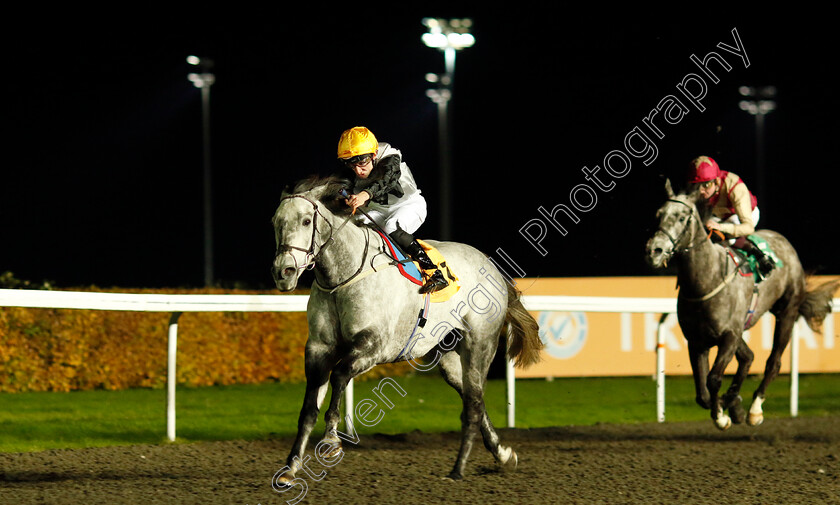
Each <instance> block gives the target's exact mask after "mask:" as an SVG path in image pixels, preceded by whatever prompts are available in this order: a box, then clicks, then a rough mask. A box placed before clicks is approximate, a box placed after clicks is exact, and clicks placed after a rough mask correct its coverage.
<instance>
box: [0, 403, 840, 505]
mask: <svg viewBox="0 0 840 505" xmlns="http://www.w3.org/2000/svg"><path fill="white" fill-rule="evenodd" d="M499 434H500V436H501V438H502V441H503V443H505V444H510V445H512V446H513V447H514V449H515V450H516V451H517V453H518V454H519V468H518V469H517V471H516V472H514V473H501V472H499V471H497V469H496V466H495V464H494V462H493V460H492V458H491V456H490V455H489V453H487V451H486V450H485V449H484V447H483V445H482V444H481V443H480V442H479V443H478V444H477V445H476V446H475V447H474V449H473V453H472V456H471V458H470V464H469V466H468V468H467V476H466V478H465V479H464V480H463V481H458V482H452V481H449V480H445V479H443V478H442V477H443V476H445V475H446V474H447V473H448V472H449V470H450V468H451V466H452V464H453V462H454V458H455V455H456V452H457V449H458V434H457V433H447V434H424V433H419V432H415V433H409V434H404V435H396V436H385V435H369V436H365V435H362V436H361V440H360V442H359V444H358V445H356V446H353V445H351V444H345V449H346V454H345V455H344V458H343V459H342V460H341V461H340V462H339V463H338V464H336V465H335V466H333V467H331V468H326V469H325V468H324V467H322V466H321V465H320V463H318V462H317V461H315V460H314V459H313V460H310V463H309V466H310V468H311V469H312V471H313V474H317V473H320V472H323V471H326V474H325V475H324V477H323V478H322V479H321V480H315V479H313V478H311V477H306V476H305V475H303V474H300V473H299V474H298V477H304V478H305V480H306V482H307V486H308V489H307V490H306V494H305V495H304V496H303V497H302V499H301V501H300V503H301V504H318V505H323V504H338V503H341V504H353V503H364V504H380V503H389V504H390V503H397V504H401V505H406V504H415V503H424V504H425V503H428V504H437V503H471V504H472V503H476V504H482V505H488V504H497V503H498V504H501V503H505V504H507V503H526V504H538V503H551V504H631V503H632V504H680V505H683V504H685V505H692V504H716V505H724V504H725V505H735V504H767V505H771V504H772V505H776V504H784V505H791V504H809V505H814V504H840V418H836V417H817V418H813V417H811V418H797V419H786V418H768V419H767V420H766V421H765V423H764V425H762V426H759V427H755V428H754V427H749V426H744V425H735V426H733V427H732V428H730V429H729V430H728V431H726V432H719V431H718V430H717V429H715V428H714V427H713V425H712V423H711V421H708V422H689V423H668V422H666V423H662V424H657V423H651V424H636V425H597V426H575V427H559V428H544V429H532V430H525V429H500V430H499ZM316 441H317V440H316ZM290 444H291V440H289V439H275V440H264V441H248V442H243V441H230V442H209V443H191V444H163V445H142V446H131V447H110V448H92V449H84V450H52V451H43V452H36V453H3V454H0V503H2V504H32V503H56V504H59V503H60V504H100V503H102V504H104V503H107V504H124V503H125V504H129V503H130V504H134V503H136V504H156V503H173V504H217V503H219V504H221V503H224V504H243V505H244V504H250V505H255V504H258V503H259V504H262V505H266V504H282V503H286V501H287V500H289V501H293V500H294V498H295V497H296V496H298V495H299V494H300V493H301V490H302V487H295V488H292V490H291V491H288V492H286V493H283V494H280V493H278V492H276V491H274V490H273V489H272V487H271V480H272V476H273V475H274V473H275V472H276V471H277V470H279V469H280V468H281V467H282V463H281V462H282V461H283V460H284V459H285V457H286V454H287V451H288V450H289V447H290ZM310 454H311V451H310Z"/></svg>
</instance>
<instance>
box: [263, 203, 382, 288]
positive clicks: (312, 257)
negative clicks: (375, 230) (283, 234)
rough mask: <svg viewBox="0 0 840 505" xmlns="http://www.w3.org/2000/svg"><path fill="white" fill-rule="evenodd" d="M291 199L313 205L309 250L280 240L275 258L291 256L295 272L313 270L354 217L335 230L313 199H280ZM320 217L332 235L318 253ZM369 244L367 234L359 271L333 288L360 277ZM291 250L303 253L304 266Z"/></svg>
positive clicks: (349, 217)
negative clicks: (316, 240)
mask: <svg viewBox="0 0 840 505" xmlns="http://www.w3.org/2000/svg"><path fill="white" fill-rule="evenodd" d="M291 198H301V199H303V200H305V201H306V202H308V203H309V204H310V205H312V236H311V237H310V239H309V248H306V249H305V248H303V247H298V246H294V245H288V244H281V243H280V242H279V240H278V243H277V251H276V252H275V258H276V257H277V256H279V255H280V254H289V255H290V256H291V257H292V259H293V260H294V262H295V270H297V271H301V270H312V269H313V268H315V263H316V262H317V261H318V258H319V257H320V256H321V254H322V253H323V252H324V251H325V250H326V249H327V247H328V246H329V245H330V244H331V243H332V242H333V239H334V238H335V235H337V234H338V233H339V232H340V231H341V230H342V228H344V227H345V226H346V225H347V223H349V222H350V219H351V218H352V217H353V216H352V215H349V216H347V218H346V219H345V220H344V222H343V223H341V225H340V226H339V227H338V228H333V225H332V222H330V220H329V219H327V218H326V217H325V216H324V214H322V213H321V210H320V209H319V208H318V204H317V203H316V202H314V201H312V200H311V199H309V198H307V197H305V196H303V195H289V196H284V197H283V198H281V199H280V203H283V200H289V199H291ZM318 216H320V217H321V219H322V220H323V221H324V222H325V223H327V224H328V225H329V227H330V235H329V237H328V238H327V240H325V241H324V243H323V244H321V245H320V246H319V247H318V251H317V252H316V251H315V247H316V243H315V237H316V235H317V234H318ZM368 244H369V238H368V235H367V234H365V249H364V250H365V253H364V254H363V255H362V262H361V264H360V265H359V269H358V270H357V271H356V273H354V274H353V275H351V276H350V278H349V279H347V280H345V281H343V282H340V283H338V285H336V286H334V287H333V288H337V287H340V286H341V285H343V284H346V283H347V282H350V280H351V279H353V277H355V276H357V275H359V272H361V271H362V268H364V265H365V260H366V258H367V250H368ZM291 250H295V251H301V252H303V253H304V254H305V256H304V258H305V261H304V264H303V265H298V263H297V258H295V256H294V255H293V254H290V251H291ZM331 289H332V288H331Z"/></svg>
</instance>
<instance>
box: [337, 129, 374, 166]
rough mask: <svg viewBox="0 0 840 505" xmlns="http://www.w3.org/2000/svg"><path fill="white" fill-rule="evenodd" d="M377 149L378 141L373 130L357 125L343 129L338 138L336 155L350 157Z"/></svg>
mask: <svg viewBox="0 0 840 505" xmlns="http://www.w3.org/2000/svg"><path fill="white" fill-rule="evenodd" d="M377 149H379V142H377V141H376V137H374V136H373V132H371V131H370V130H368V129H367V128H365V127H364V126H357V127H355V128H350V129H349V130H345V131H344V133H342V134H341V138H340V139H338V157H339V158H342V159H345V158H352V157H353V156H359V155H360V154H374V153H376V150H377Z"/></svg>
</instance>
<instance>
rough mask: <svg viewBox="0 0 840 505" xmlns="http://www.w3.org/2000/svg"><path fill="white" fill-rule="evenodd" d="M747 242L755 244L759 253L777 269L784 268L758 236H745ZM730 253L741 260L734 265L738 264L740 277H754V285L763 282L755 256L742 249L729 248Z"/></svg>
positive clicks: (768, 246) (766, 243)
mask: <svg viewBox="0 0 840 505" xmlns="http://www.w3.org/2000/svg"><path fill="white" fill-rule="evenodd" d="M747 240H749V241H750V242H752V243H753V244H755V246H756V247H758V248H759V249H760V250H761V252H762V253H764V255H765V256H767V257H768V258H770V259H771V260H772V261H773V263H775V264H776V267H777V268H779V267H781V266H784V263H783V262H782V260H780V259H779V257H778V256H776V253H775V252H773V249H772V248H771V247H770V244H769V243H768V242H767V241H766V240H764V239H763V238H761V237H760V236H758V235H747ZM730 251H734V252H735V254H737V255H738V256H739V257H740V258H742V261H737V260H736V263H737V264H738V269H739V270H740V271H741V272H740V273H741V275H742V276H744V277H749V276H750V275H754V276H755V278H754V281H755V283H756V284H758V283H759V282H761V281H762V280H763V279H762V277H761V273H760V272H759V268H758V260H757V259H756V257H755V255H753V254H749V253H747V252H746V251H744V250H742V249H734V248H730ZM733 259H734V258H733Z"/></svg>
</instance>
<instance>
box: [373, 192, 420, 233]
mask: <svg viewBox="0 0 840 505" xmlns="http://www.w3.org/2000/svg"><path fill="white" fill-rule="evenodd" d="M365 212H366V213H367V215H368V216H370V218H371V219H372V220H373V222H374V223H376V224H377V225H379V227H380V228H382V230H383V231H385V233H392V232H394V231H396V230H397V224H399V227H400V228H401V229H403V230H405V231H406V232H408V233H411V234H412V235H413V234H414V232H415V231H417V229H418V228H420V225H421V224H423V222H424V221H425V220H426V213H427V210H426V199H425V198H423V196H422V195H421V194H420V193H419V192H418V193H415V194H414V195H412V196H410V197H409V198H407V199H406V200H403V201H401V202H398V203H397V204H396V205H388V206H383V205H370V208H369V209H368V210H366V211H365ZM363 220H364V221H365V222H368V220H367V218H364V219H363Z"/></svg>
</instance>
